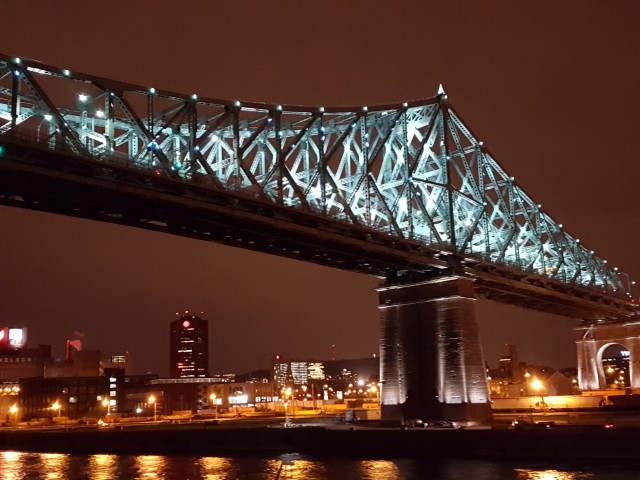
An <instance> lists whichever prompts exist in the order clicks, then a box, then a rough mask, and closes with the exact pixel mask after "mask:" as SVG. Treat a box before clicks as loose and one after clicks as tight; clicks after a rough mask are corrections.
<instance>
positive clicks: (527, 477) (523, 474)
mask: <svg viewBox="0 0 640 480" xmlns="http://www.w3.org/2000/svg"><path fill="white" fill-rule="evenodd" d="M516 472H517V474H518V477H517V478H518V480H587V479H592V478H597V477H595V476H594V475H593V474H590V473H586V472H561V471H558V470H529V469H524V468H518V469H516ZM620 478H622V477H620Z"/></svg>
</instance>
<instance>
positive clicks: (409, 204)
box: [0, 55, 635, 320]
mask: <svg viewBox="0 0 640 480" xmlns="http://www.w3.org/2000/svg"><path fill="white" fill-rule="evenodd" d="M0 202H1V203H2V204H5V205H11V206H17V207H22V208H29V209H36V210H43V211H48V212H55V213H61V214H65V215H72V216H78V217H82V218H90V219H96V220H101V221H106V222H112V223H119V224H125V225H131V226H136V227H141V228H147V229H153V230H158V231H163V232H167V233H172V234H177V235H182V236H187V237H194V238H199V239H206V240H211V241H215V242H219V243H224V244H228V245H233V246H238V247H242V248H248V249H253V250H257V251H262V252H268V253H273V254H277V255H281V256H286V257H291V258H297V259H300V260H305V261H309V262H315V263H319V264H324V265H329V266H332V267H337V268H342V269H348V270H353V271H359V272H363V273H367V274H372V275H377V276H380V277H384V278H386V279H387V281H389V282H393V281H399V282H402V281H407V280H415V279H420V278H429V277H432V276H437V275H443V274H451V273H453V274H458V275H462V276H468V277H472V278H473V279H474V281H475V288H476V292H477V293H478V294H479V295H481V296H484V297H487V298H490V299H494V300H498V301H502V302H506V303H513V304H517V305H521V306H525V307H531V308H535V309H538V310H543V311H550V312H554V313H558V314H561V315H567V316H572V317H577V318H583V319H589V320H613V319H620V318H624V317H628V316H630V315H632V314H634V312H635V305H633V304H632V303H631V301H630V298H631V293H630V282H629V280H628V278H627V276H626V275H623V274H621V273H620V272H618V269H617V268H611V267H610V266H609V265H607V262H606V260H602V259H601V258H599V257H597V256H596V255H595V254H594V252H593V251H591V250H589V249H588V248H587V247H585V246H584V245H583V244H582V243H581V242H580V240H579V239H577V238H574V237H573V236H572V235H570V234H569V233H568V232H567V230H565V229H564V227H563V226H562V224H559V223H557V222H556V221H555V220H554V219H552V218H551V217H550V216H549V215H548V214H547V213H545V211H544V210H543V209H542V207H541V206H540V205H539V204H538V203H537V202H535V201H533V200H532V198H531V197H530V196H529V195H528V194H527V193H525V191H524V190H523V189H522V188H521V187H520V186H519V185H518V184H517V183H516V182H515V180H514V178H513V177H511V176H509V175H508V174H507V173H506V172H505V170H504V169H503V168H502V167H501V166H500V165H499V164H498V163H497V162H496V160H495V159H494V158H493V156H492V155H491V153H490V152H489V150H488V149H487V147H486V146H484V145H483V143H482V142H480V141H478V139H477V137H476V136H475V135H474V134H473V133H472V131H471V130H470V129H469V128H468V127H467V126H466V125H465V123H464V122H463V121H462V119H461V118H460V116H459V115H458V114H457V113H456V111H455V110H454V109H453V108H452V107H451V106H450V104H449V103H448V99H447V95H446V94H445V93H444V91H443V90H442V89H440V91H439V92H438V95H437V96H435V97H433V98H429V99H426V100H419V101H412V102H406V103H398V104H393V105H384V106H375V107H366V106H365V107H357V108H352V107H348V108H347V107H340V108H334V107H332V108H329V107H326V108H325V107H320V106H316V107H301V106H289V105H287V106H284V105H266V104H262V103H245V102H242V103H241V102H239V101H224V100H217V99H210V98H200V97H198V96H197V95H196V94H193V95H184V94H180V93H174V92H169V91H161V90H160V89H156V88H154V87H142V86H139V85H131V84H127V83H122V82H116V81H113V80H109V79H105V78H97V77H94V76H90V75H84V74H80V73H78V72H71V71H69V70H67V69H64V68H58V67H53V66H49V65H45V64H42V63H39V62H35V61H28V60H24V59H19V58H15V57H8V56H5V55H0Z"/></svg>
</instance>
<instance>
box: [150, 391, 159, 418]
mask: <svg viewBox="0 0 640 480" xmlns="http://www.w3.org/2000/svg"><path fill="white" fill-rule="evenodd" d="M149 403H152V404H153V421H154V422H155V421H156V419H157V417H158V415H157V413H158V409H157V408H158V402H156V397H154V396H153V395H151V396H150V397H149Z"/></svg>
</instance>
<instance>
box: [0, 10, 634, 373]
mask: <svg viewBox="0 0 640 480" xmlns="http://www.w3.org/2000/svg"><path fill="white" fill-rule="evenodd" d="M513 3H515V2H509V1H504V2H495V1H483V2H445V1H443V2H425V1H416V2H401V1H397V2H389V1H388V0H385V1H366V2H364V1H363V2H360V1H353V0H352V1H349V2H344V1H341V0H331V1H322V2H312V1H307V0H298V1H286V2H284V1H280V2H279V1H253V2H247V1H233V2H216V1H212V0H199V1H190V2H182V3H180V2H175V1H172V2H168V1H165V0H156V1H154V2H147V1H145V2H142V1H140V2H135V1H130V0H129V1H122V0H111V1H109V2H86V1H79V0H66V1H64V2H51V1H45V0H23V1H20V2H18V1H9V0H0V52H2V53H5V54H7V55H15V56H21V57H25V58H31V59H36V60H41V61H44V62H46V63H49V64H52V65H58V66H60V67H64V68H68V69H70V70H72V71H81V72H85V73H90V74H94V75H98V76H105V77H110V78H115V79H118V80H123V81H128V82H132V83H138V84H141V85H149V86H151V85H153V86H155V87H156V88H163V89H168V90H175V91H181V92H185V93H189V94H190V93H193V92H195V93H197V94H198V95H199V96H201V97H206V96H209V97H215V98H227V99H239V100H242V101H264V102H268V103H283V104H303V105H304V104H311V105H324V106H330V105H374V104H382V103H391V102H403V101H405V100H413V99H417V98H426V97H431V96H433V95H435V94H436V92H437V89H438V85H439V84H440V83H442V84H443V85H444V88H445V90H446V92H447V94H448V96H449V100H450V102H451V104H452V105H453V107H454V108H455V109H456V111H457V112H458V113H459V114H460V115H461V116H462V118H463V120H464V121H465V122H466V123H467V124H468V125H469V126H470V127H471V129H472V130H473V131H474V133H475V134H476V135H477V136H478V137H479V139H480V140H482V141H484V144H485V146H487V147H488V149H489V150H490V151H491V152H492V154H493V155H494V157H495V158H496V160H497V161H498V162H499V163H500V164H501V165H502V167H503V168H504V169H505V170H506V171H507V172H509V173H510V174H511V175H513V176H514V177H515V178H516V181H517V182H518V184H519V185H521V186H522V187H523V188H524V190H525V191H526V192H527V193H528V194H529V195H530V196H531V197H532V198H533V199H534V200H535V201H537V202H538V203H541V204H542V205H543V208H544V210H545V211H546V212H548V213H549V214H550V215H551V216H552V217H553V218H554V219H556V220H557V221H558V222H561V223H563V224H564V225H565V227H566V229H567V230H568V231H569V232H570V233H571V234H572V235H574V236H576V237H577V238H580V239H581V241H582V243H583V244H585V245H586V246H588V247H589V248H591V249H593V250H595V251H596V254H597V255H599V256H600V257H602V258H606V259H608V261H609V265H611V266H618V267H619V268H620V270H621V271H623V272H626V273H628V274H629V275H630V276H631V277H632V278H633V279H640V255H639V253H638V250H639V249H640V246H639V244H638V241H637V240H638V237H639V236H640V222H639V220H638V215H637V211H638V207H639V206H640V200H639V199H638V189H637V183H638V180H639V179H640V158H639V153H638V151H639V149H638V146H639V145H638V144H639V139H640V135H639V134H638V127H639V126H640V121H639V120H638V118H639V112H640V29H638V20H639V19H640V2H637V1H636V0H629V1H617V2H601V1H582V2H551V1H548V2H518V6H516V7H514V6H513ZM107 7H108V9H107ZM0 232H1V234H0V324H10V325H20V326H21V325H24V326H26V327H27V328H28V329H29V344H30V346H37V345H38V344H40V343H44V344H51V345H52V346H53V349H54V354H55V355H56V356H62V355H63V346H64V341H65V340H66V339H67V338H71V336H72V334H73V332H74V331H80V332H82V333H83V334H84V335H85V336H86V348H92V349H100V350H103V351H115V352H120V351H124V350H127V351H130V352H131V353H132V354H133V361H134V367H135V370H136V371H137V372H138V373H142V372H146V371H153V372H157V373H160V374H161V375H167V374H168V344H169V341H168V332H169V322H170V321H171V320H173V319H174V318H175V312H177V311H184V310H185V309H189V310H191V311H195V312H200V311H203V312H204V316H205V317H206V318H208V319H209V320H210V338H211V347H210V348H211V353H212V361H211V363H212V370H213V371H215V372H220V371H226V372H228V371H235V372H238V373H240V372H243V371H246V370H249V369H255V368H266V367H267V366H268V365H269V359H270V358H271V357H272V356H273V355H275V354H280V355H282V356H284V357H294V358H317V359H329V358H330V357H331V348H330V345H331V344H333V343H335V344H336V357H337V358H354V357H361V356H370V355H372V354H374V353H377V349H378V318H377V309H376V306H377V294H376V292H375V291H374V289H375V287H376V286H377V285H378V280H377V279H376V278H372V277H366V276H363V275H358V274H354V273H349V272H341V271H337V270H332V269H329V268H325V267H319V266H316V265H311V264H305V263H299V262H295V261H292V260H286V259H281V258H277V257H271V256H267V255H262V254H257V253H253V252H250V251H245V250H238V249H233V248H230V247H224V246H219V245H215V244H208V243H205V242H200V241H197V240H190V239H184V238H179V237H172V236H168V235H164V234H159V233H154V232H148V231H144V230H137V229H133V228H128V227H119V226H113V225H107V224H101V223H98V222H90V221H86V220H78V219H72V218H67V217H61V216H56V215H52V214H45V213H36V212H30V211H27V210H19V209H12V208H5V207H0ZM635 294H636V296H638V292H637V291H636V292H635ZM478 314H479V317H480V327H481V335H482V339H483V344H484V346H485V357H486V359H487V361H488V362H489V364H490V365H492V366H495V365H496V363H497V360H498V357H499V356H501V355H502V354H504V353H505V352H506V349H505V347H504V345H505V343H515V344H517V345H518V349H519V353H520V358H521V360H526V361H528V362H529V363H544V364H549V365H551V366H553V367H556V368H561V367H566V366H572V365H575V362H576V360H575V346H574V343H573V332H572V327H573V326H574V324H575V321H574V320H571V319H566V318H561V317H555V316H552V315H542V314H538V313H536V312H531V311H527V310H522V309H516V308H514V307H509V306H502V305H497V304H492V303H488V302H481V303H480V305H479V309H478Z"/></svg>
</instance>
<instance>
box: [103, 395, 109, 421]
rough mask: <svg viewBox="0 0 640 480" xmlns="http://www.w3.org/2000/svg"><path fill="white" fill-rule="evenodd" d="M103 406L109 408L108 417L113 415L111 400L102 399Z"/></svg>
mask: <svg viewBox="0 0 640 480" xmlns="http://www.w3.org/2000/svg"><path fill="white" fill-rule="evenodd" d="M102 406H103V407H104V408H106V409H107V417H108V416H109V415H111V402H109V399H107V398H105V399H104V400H102Z"/></svg>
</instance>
